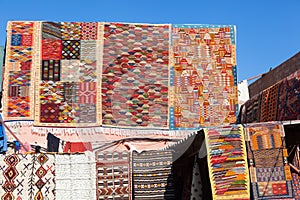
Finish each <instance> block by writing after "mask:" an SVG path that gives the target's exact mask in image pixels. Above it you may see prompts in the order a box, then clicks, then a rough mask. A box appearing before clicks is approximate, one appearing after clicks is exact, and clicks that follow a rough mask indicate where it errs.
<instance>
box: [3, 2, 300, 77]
mask: <svg viewBox="0 0 300 200" xmlns="http://www.w3.org/2000/svg"><path fill="white" fill-rule="evenodd" d="M10 20H42V21H80V22H81V21H82V22H89V21H96V22H101V21H104V22H131V23H135V22H137V23H171V24H216V25H217V24H220V25H236V28H237V67H238V80H239V81H240V80H243V79H247V78H250V77H252V76H255V75H258V74H260V73H265V72H268V71H269V69H270V68H271V67H272V68H275V67H276V66H278V65H279V64H281V63H282V62H284V61H285V60H287V59H288V58H290V57H291V56H293V55H295V54H296V53H297V52H299V51H300V0H248V1H246V0H182V1H178V0H172V1H171V0H94V1H93V0H73V1H70V0H51V1H47V0H0V46H4V45H5V37H6V24H7V21H10Z"/></svg>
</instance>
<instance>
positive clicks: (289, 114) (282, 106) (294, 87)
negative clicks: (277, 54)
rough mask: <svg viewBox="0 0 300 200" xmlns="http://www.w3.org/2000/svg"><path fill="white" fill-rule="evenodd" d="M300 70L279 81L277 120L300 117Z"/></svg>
mask: <svg viewBox="0 0 300 200" xmlns="http://www.w3.org/2000/svg"><path fill="white" fill-rule="evenodd" d="M299 91H300V70H298V71H297V72H295V73H293V74H291V75H290V76H288V77H287V78H286V79H284V80H282V81H281V82H280V83H279V94H278V107H277V120H278V121H287V120H298V119H300V114H299V113H300V95H299Z"/></svg>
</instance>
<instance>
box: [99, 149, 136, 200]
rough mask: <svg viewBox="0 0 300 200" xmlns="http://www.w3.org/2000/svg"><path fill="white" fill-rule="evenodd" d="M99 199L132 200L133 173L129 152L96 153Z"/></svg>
mask: <svg viewBox="0 0 300 200" xmlns="http://www.w3.org/2000/svg"><path fill="white" fill-rule="evenodd" d="M96 159H97V179H98V180H97V196H98V197H97V199H99V200H108V199H120V200H130V199H133V198H132V191H131V173H130V153H129V152H117V151H113V152H107V151H98V152H96Z"/></svg>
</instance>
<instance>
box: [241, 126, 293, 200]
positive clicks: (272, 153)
mask: <svg viewBox="0 0 300 200" xmlns="http://www.w3.org/2000/svg"><path fill="white" fill-rule="evenodd" d="M284 135H285V133H284V129H283V125H282V124H280V123H275V122H274V123H256V124H247V125H245V140H246V143H247V148H248V159H249V164H250V166H249V170H250V179H251V186H252V193H253V197H254V198H255V199H293V197H294V194H293V185H292V184H293V181H292V179H293V177H292V174H291V170H290V166H289V165H288V160H287V157H288V152H287V149H286V148H285V142H284Z"/></svg>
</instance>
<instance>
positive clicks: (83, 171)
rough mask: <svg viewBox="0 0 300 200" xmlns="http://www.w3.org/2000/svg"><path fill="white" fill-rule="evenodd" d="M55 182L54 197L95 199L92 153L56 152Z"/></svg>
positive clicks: (94, 165) (94, 174) (79, 199)
mask: <svg viewBox="0 0 300 200" xmlns="http://www.w3.org/2000/svg"><path fill="white" fill-rule="evenodd" d="M55 183H56V187H55V193H56V199H60V200H65V199H70V200H87V199H88V200H95V199H96V164H95V156H94V154H92V153H85V154H56V155H55Z"/></svg>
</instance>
